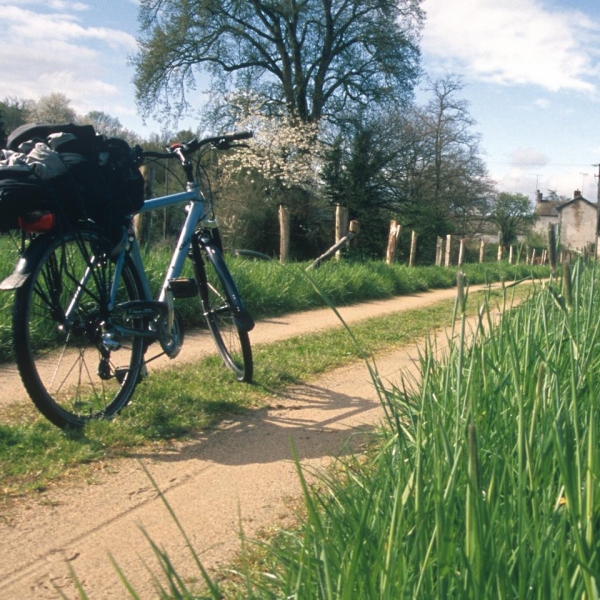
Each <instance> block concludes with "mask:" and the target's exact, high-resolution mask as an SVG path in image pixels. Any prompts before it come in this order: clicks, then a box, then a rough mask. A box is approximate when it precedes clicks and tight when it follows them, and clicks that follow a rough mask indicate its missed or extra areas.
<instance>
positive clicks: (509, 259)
mask: <svg viewBox="0 0 600 600" xmlns="http://www.w3.org/2000/svg"><path fill="white" fill-rule="evenodd" d="M508 264H509V265H512V264H513V247H512V244H511V245H510V246H509V247H508Z"/></svg>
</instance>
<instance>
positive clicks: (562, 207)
mask: <svg viewBox="0 0 600 600" xmlns="http://www.w3.org/2000/svg"><path fill="white" fill-rule="evenodd" d="M580 200H581V201H582V202H585V203H586V204H589V205H590V206H592V207H593V208H595V209H598V205H597V204H596V203H595V202H590V201H589V200H588V199H587V198H584V197H583V196H577V198H573V200H569V201H568V202H565V203H564V204H559V205H558V206H557V207H556V210H563V209H564V208H566V207H567V206H571V205H572V204H575V202H579V201H580Z"/></svg>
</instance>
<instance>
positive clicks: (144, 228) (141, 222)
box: [133, 165, 155, 246]
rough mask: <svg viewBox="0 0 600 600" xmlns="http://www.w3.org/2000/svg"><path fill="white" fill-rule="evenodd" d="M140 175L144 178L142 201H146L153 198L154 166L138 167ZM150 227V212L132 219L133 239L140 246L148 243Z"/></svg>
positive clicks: (139, 214)
mask: <svg viewBox="0 0 600 600" xmlns="http://www.w3.org/2000/svg"><path fill="white" fill-rule="evenodd" d="M140 173H141V174H142V177H143V178H144V199H145V200H148V199H150V198H152V197H154V175H155V169H154V165H142V166H141V167H140ZM150 225H151V214H150V212H145V213H138V214H137V215H135V216H134V217H133V228H134V230H135V237H136V238H137V240H138V244H139V245H140V246H146V245H147V244H148V242H150Z"/></svg>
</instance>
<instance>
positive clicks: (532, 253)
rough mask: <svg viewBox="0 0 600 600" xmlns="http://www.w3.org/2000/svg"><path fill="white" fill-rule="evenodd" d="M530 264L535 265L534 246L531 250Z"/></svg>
mask: <svg viewBox="0 0 600 600" xmlns="http://www.w3.org/2000/svg"><path fill="white" fill-rule="evenodd" d="M531 264H532V265H535V248H534V249H533V250H532V251H531Z"/></svg>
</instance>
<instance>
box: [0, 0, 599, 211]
mask: <svg viewBox="0 0 600 600" xmlns="http://www.w3.org/2000/svg"><path fill="white" fill-rule="evenodd" d="M422 6H423V8H424V10H425V11H426V13H427V18H426V22H425V27H424V30H423V33H422V39H421V51H422V67H423V69H424V71H425V72H426V74H427V75H428V76H429V77H430V78H433V79H435V78H437V77H443V76H444V75H446V74H448V73H452V74H455V75H458V76H460V77H461V79H462V81H463V83H464V86H465V87H464V89H463V90H462V92H461V95H462V97H463V98H464V99H465V100H467V101H468V102H469V108H470V113H471V115H472V116H473V118H474V119H475V121H476V125H475V127H474V131H475V132H477V133H479V134H480V136H481V150H482V155H483V159H484V160H485V162H486V164H487V165H488V170H489V173H490V176H491V177H492V179H494V181H496V183H497V188H498V189H499V190H501V191H508V192H520V193H524V194H527V195H529V196H530V197H532V198H533V197H534V195H535V191H536V190H537V189H539V190H541V191H542V193H544V194H546V195H547V194H548V191H549V190H554V191H556V192H557V193H558V194H561V195H564V196H567V197H569V198H571V197H573V192H574V191H575V190H576V189H580V190H582V191H583V195H584V196H585V197H586V198H588V199H589V200H592V201H596V198H597V196H598V173H599V167H598V166H597V165H598V164H599V163H600V120H599V117H600V18H599V17H598V13H599V8H600V6H599V4H598V0H424V1H423V4H422ZM137 13H138V0H77V1H75V0H0V39H2V51H1V52H0V99H3V98H5V97H7V96H16V97H20V98H33V99H37V98H39V97H40V96H43V95H47V94H49V93H51V92H56V91H58V92H62V93H64V94H65V95H66V96H67V97H68V98H69V99H70V100H71V103H72V107H73V108H74V109H75V110H76V111H77V112H78V113H81V114H85V113H87V112H89V111H90V110H102V111H104V112H106V113H108V114H110V115H112V116H115V117H118V118H119V120H120V121H121V123H122V124H123V125H124V126H125V127H127V128H128V129H131V130H133V131H136V132H137V133H139V134H141V135H143V136H145V135H147V134H149V133H151V132H158V131H160V124H158V123H156V122H153V121H151V120H150V121H148V122H146V123H144V122H143V121H142V119H141V117H140V116H139V115H138V114H137V111H136V105H135V100H134V87H133V84H132V78H133V68H132V67H131V65H130V58H131V57H132V56H133V55H134V53H135V51H136V36H137V33H138V21H137ZM424 85H425V84H424ZM421 97H423V94H422V93H418V94H417V98H421ZM194 100H195V102H196V104H197V106H198V107H200V106H201V103H202V95H201V94H200V93H198V94H197V95H196V97H195V98H194ZM193 123H195V121H194V120H193V118H192V117H189V118H188V119H187V121H186V120H185V119H184V120H183V121H182V123H181V125H182V126H191V128H192V129H195V128H196V127H195V126H194V125H193ZM594 165H596V166H594Z"/></svg>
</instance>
